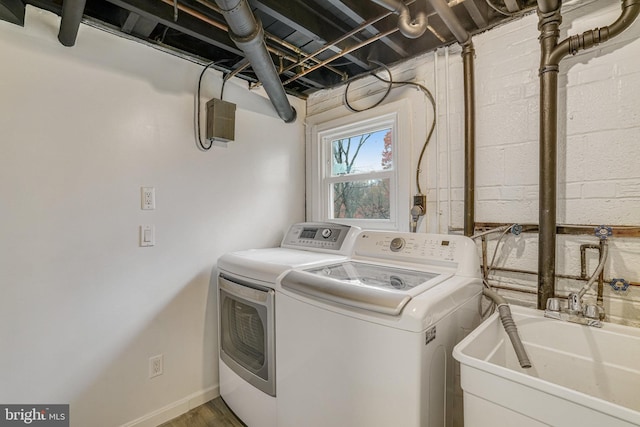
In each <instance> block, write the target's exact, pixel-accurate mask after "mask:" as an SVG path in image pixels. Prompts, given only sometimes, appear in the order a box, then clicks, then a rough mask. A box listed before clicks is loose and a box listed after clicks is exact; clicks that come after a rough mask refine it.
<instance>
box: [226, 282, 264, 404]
mask: <svg viewBox="0 0 640 427" xmlns="http://www.w3.org/2000/svg"><path fill="white" fill-rule="evenodd" d="M218 286H219V297H220V357H221V359H222V360H223V361H224V362H225V363H226V364H227V366H229V368H231V369H232V370H233V371H234V372H235V373H236V374H238V375H239V376H240V377H242V378H243V379H244V380H246V381H247V382H249V383H250V384H252V385H253V386H254V387H256V388H258V389H259V390H262V391H263V392H265V393H267V394H269V395H271V396H275V395H276V390H275V350H274V347H275V341H274V319H275V317H274V312H273V310H274V297H275V291H274V290H273V289H268V288H264V287H262V286H259V285H255V284H250V283H244V282H240V281H238V280H235V279H233V280H232V279H230V278H229V277H226V276H223V275H222V274H221V275H220V276H219V277H218Z"/></svg>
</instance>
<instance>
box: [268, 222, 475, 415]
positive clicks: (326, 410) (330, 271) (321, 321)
mask: <svg viewBox="0 0 640 427" xmlns="http://www.w3.org/2000/svg"><path fill="white" fill-rule="evenodd" d="M353 253H354V255H353V257H352V258H351V259H348V260H342V261H338V262H333V261H330V262H326V263H324V264H323V265H315V266H309V267H301V268H296V269H293V270H290V271H289V272H287V273H286V274H284V275H282V276H281V278H280V280H279V282H278V286H277V287H276V292H277V298H278V310H277V311H276V346H277V348H278V370H277V372H276V376H277V383H278V427H300V426H305V427H326V426H335V427H388V426H402V427H436V426H437V427H442V426H454V425H456V426H457V425H460V426H461V425H462V405H461V397H462V392H461V390H460V389H459V386H458V387H456V386H455V384H456V376H457V375H458V369H457V368H456V366H455V365H454V359H453V358H452V349H453V347H454V346H455V344H456V343H457V342H459V341H460V340H461V339H462V338H463V337H464V336H466V335H467V334H468V333H469V332H471V331H472V330H473V329H474V328H475V327H476V326H477V325H478V324H479V323H480V299H481V294H482V280H481V275H480V266H479V260H478V256H477V253H476V247H475V245H474V243H473V241H471V240H470V239H469V238H467V237H463V236H453V235H451V236H450V235H435V234H410V233H394V232H380V231H362V232H361V233H360V234H359V235H358V237H357V238H356V242H355V246H354V251H353Z"/></svg>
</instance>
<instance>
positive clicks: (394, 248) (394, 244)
mask: <svg viewBox="0 0 640 427" xmlns="http://www.w3.org/2000/svg"><path fill="white" fill-rule="evenodd" d="M404 243H405V242H404V239H403V238H402V237H396V238H395V239H393V240H392V241H391V244H390V245H389V249H391V252H398V251H399V250H401V249H402V248H404Z"/></svg>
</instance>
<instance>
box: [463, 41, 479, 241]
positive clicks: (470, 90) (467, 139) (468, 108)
mask: <svg viewBox="0 0 640 427" xmlns="http://www.w3.org/2000/svg"><path fill="white" fill-rule="evenodd" d="M474 54H475V50H474V49H473V43H472V42H471V41H469V42H468V43H465V44H464V46H463V47H462V62H463V67H464V69H463V73H464V162H465V167H464V235H465V236H473V233H474V231H475V193H476V192H475V188H476V184H475V183H476V178H475V175H476V168H475V164H476V154H475V140H476V131H475V122H476V120H475V118H476V105H475V104H476V103H475V79H474V67H473V65H474V64H473V62H474V61H473V56H474Z"/></svg>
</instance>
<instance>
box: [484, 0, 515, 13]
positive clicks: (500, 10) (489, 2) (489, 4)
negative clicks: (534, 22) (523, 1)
mask: <svg viewBox="0 0 640 427" xmlns="http://www.w3.org/2000/svg"><path fill="white" fill-rule="evenodd" d="M485 1H486V2H487V6H489V7H490V8H491V9H493V10H495V11H496V12H498V13H499V14H501V15H504V16H515V15H517V14H518V13H519V12H505V11H504V10H502V9H500V8H499V7H498V6H496V5H495V4H493V2H492V1H491V0H485Z"/></svg>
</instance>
